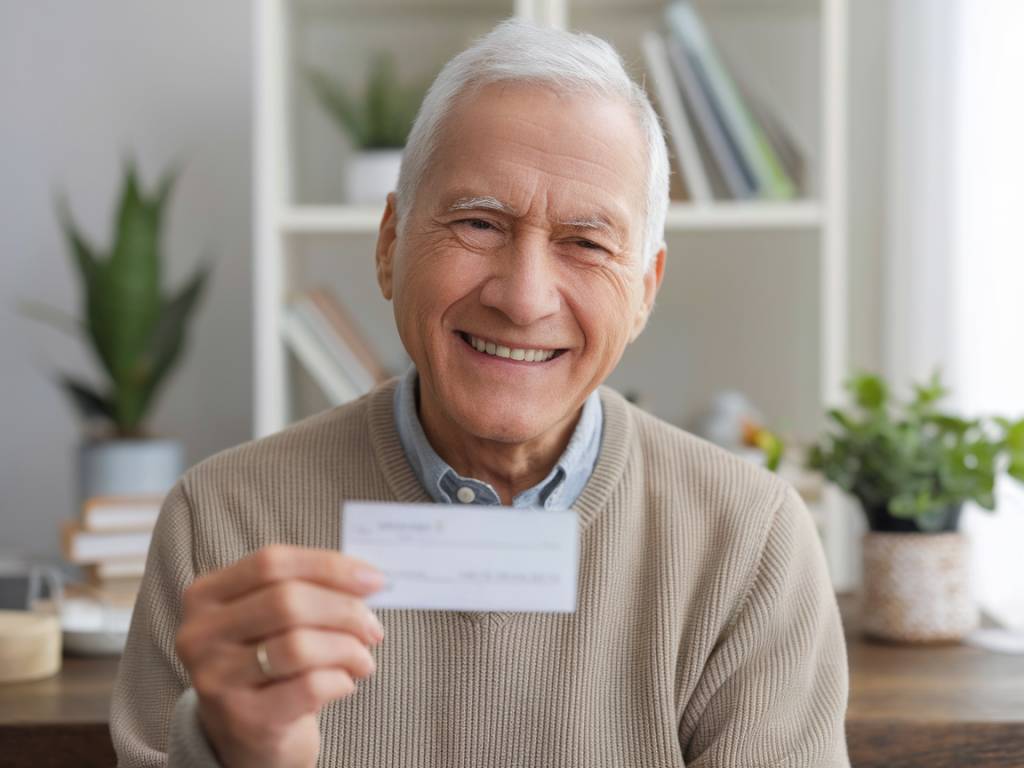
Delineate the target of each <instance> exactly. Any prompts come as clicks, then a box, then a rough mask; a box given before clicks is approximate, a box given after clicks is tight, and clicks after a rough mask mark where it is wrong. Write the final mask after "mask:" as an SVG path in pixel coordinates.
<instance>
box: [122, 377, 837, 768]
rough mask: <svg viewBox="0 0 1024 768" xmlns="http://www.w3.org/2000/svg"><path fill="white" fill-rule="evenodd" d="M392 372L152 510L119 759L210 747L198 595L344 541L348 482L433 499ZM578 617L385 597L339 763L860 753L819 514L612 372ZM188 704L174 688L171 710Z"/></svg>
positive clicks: (652, 762)
mask: <svg viewBox="0 0 1024 768" xmlns="http://www.w3.org/2000/svg"><path fill="white" fill-rule="evenodd" d="M394 386H395V381H394V380H392V381H391V382H389V383H387V384H384V385H382V386H381V387H378V388H377V389H376V390H374V391H373V392H371V393H370V394H369V395H367V396H366V397H364V398H362V399H360V400H358V401H356V402H355V403H351V404H348V405H345V406H342V407H339V408H334V409H332V410H329V411H325V412H323V413H321V414H318V415H316V416H313V417H311V418H309V419H306V420H304V421H302V422H300V423H298V424H296V425H294V426H292V427H290V428H289V429H286V430H284V431H283V432H280V433H278V434H276V435H272V436H270V437H267V438H264V439H262V440H256V441H253V442H249V443H245V444H243V445H240V446H237V447H235V448H232V449H230V450H227V451H224V452H222V453H220V454H217V455H216V456H213V457H211V458H210V459H207V460H206V461H204V462H202V463H200V464H198V465H197V466H195V467H193V468H192V469H190V470H189V471H188V472H187V473H186V474H185V475H184V476H183V477H182V479H181V480H180V481H179V483H178V484H177V485H176V486H175V487H174V489H173V491H172V492H171V493H170V495H169V496H168V498H167V500H166V503H165V504H164V507H163V509H162V511H161V514H160V519H159V521H158V523H157V527H156V532H155V535H154V538H153V543H152V546H151V548H150V552H149V560H148V562H147V565H146V574H145V577H144V580H143V585H142V591H141V593H140V595H139V599H138V603H137V604H136V607H135V613H134V617H133V620H132V627H131V631H130V635H129V639H128V646H127V648H126V650H125V653H124V657H123V659H122V661H121V666H120V672H119V675H118V680H117V685H116V688H115V692H114V700H113V708H112V713H111V731H112V736H113V740H114V746H115V748H116V750H117V753H118V756H119V765H122V766H157V765H168V764H169V765H172V766H174V765H205V764H215V763H214V762H212V753H211V752H210V750H209V745H208V742H207V741H206V739H205V737H204V735H203V732H202V729H201V727H200V726H199V724H198V722H197V720H196V717H195V695H194V693H193V692H192V690H191V689H190V688H189V680H188V675H187V673H186V671H185V669H184V667H183V666H182V665H181V663H180V661H179V660H178V659H177V657H176V656H175V653H174V636H175V632H176V629H177V626H178V623H179V621H180V617H181V601H180V597H181V593H182V590H183V588H184V587H185V585H186V584H188V583H189V581H190V580H192V579H193V578H195V576H196V575H197V574H201V573H205V572H207V571H210V570H212V569H216V568H221V567H224V566H226V565H228V564H230V563H232V562H233V561H235V560H237V559H238V558H241V557H243V556H244V555H246V554H247V553H249V552H252V551H253V550H255V549H258V548H259V547H262V546H264V545H266V544H270V543H273V542H288V543H292V544H300V545H305V546H310V547H337V546H338V542H339V508H340V505H341V502H342V500H344V499H372V500H390V501H407V502H424V501H428V500H429V499H428V497H427V496H426V493H425V492H424V490H423V489H422V488H421V487H420V486H419V484H418V482H417V480H416V478H415V476H414V474H413V472H412V470H411V469H410V467H409V465H408V463H407V462H406V459H405V456H404V454H403V452H402V446H401V444H400V442H399V439H398V434H397V432H396V430H395V426H394V421H393V413H392V393H393V389H394ZM601 398H602V403H603V405H604V431H603V437H602V445H601V453H600V456H599V458H598V462H597V465H596V466H595V468H594V472H593V475H592V476H591V478H590V481H589V482H588V484H587V486H586V488H585V489H584V491H583V493H582V495H581V496H580V498H579V499H578V500H577V502H576V504H575V505H574V509H576V510H577V512H578V514H579V520H580V536H581V539H580V571H579V586H578V589H579V595H578V607H577V610H576V612H575V613H574V614H541V613H517V614H499V613H477V614H467V613H450V612H441V611H400V610H379V611H378V612H377V613H378V615H379V616H380V619H381V621H382V623H383V625H384V632H385V639H384V642H383V643H382V644H381V645H380V646H377V647H376V649H375V650H374V654H375V657H376V661H377V671H376V673H375V674H374V675H373V676H372V677H370V678H369V679H367V680H366V681H364V682H362V683H361V684H360V688H359V690H358V692H357V693H356V694H355V695H354V696H352V697H351V698H348V699H344V700H341V701H337V702H334V703H332V704H331V705H329V706H328V707H326V708H325V709H324V710H323V711H322V712H321V716H320V729H321V734H322V739H321V753H320V760H319V765H322V766H346V767H347V768H351V767H352V766H410V768H411V767H413V766H416V767H422V768H427V767H430V768H442V767H443V766H445V767H446V766H467V767H469V766H474V767H475V766H486V767H490V766H584V767H586V768H591V767H593V768H596V767H598V766H608V767H609V768H612V767H614V768H623V767H624V766H666V767H667V766H691V768H698V767H700V768H712V767H714V768H726V767H727V766H728V767H738V766H814V767H815V768H823V767H827V766H848V765H849V762H848V758H847V754H846V744H845V737H844V727H843V726H844V714H845V709H846V699H847V685H848V680H847V662H846V648H845V645H844V641H843V634H842V631H841V626H840V619H839V613H838V609H837V605H836V600H835V596H834V594H833V591H832V588H831V585H830V582H829V578H828V574H827V571H826V565H825V560H824V556H823V553H822V549H821V546H820V543H819V541H818V538H817V534H816V532H815V529H814V525H813V522H812V519H811V517H810V515H809V513H808V511H807V509H806V507H805V506H804V504H803V502H802V501H801V499H800V497H799V496H798V494H797V493H796V492H795V491H794V490H793V489H792V488H791V487H790V486H789V485H788V484H786V483H785V482H784V481H782V480H780V479H779V478H777V477H776V476H775V475H773V474H771V473H769V472H767V471H765V470H762V469H760V468H758V467H755V466H754V465H752V464H750V463H748V462H746V461H744V460H743V459H740V458H737V457H735V456H733V455H732V454H730V453H728V452H726V451H724V450H722V449H720V448H718V447H716V446H714V445H712V444H710V443H708V442H706V441H703V440H701V439H698V438H697V437H695V436H693V435H691V434H688V433H686V432H683V431H681V430H679V429H676V428H674V427H672V426H669V425H668V424H666V423H664V422H662V421H659V420H657V419H655V418H654V417H652V416H650V415H648V414H646V413H644V412H642V411H640V410H638V409H636V408H634V407H633V406H631V405H630V404H629V403H627V402H626V401H625V400H624V399H623V398H622V397H621V396H619V395H618V394H616V393H615V392H614V391H612V390H610V389H607V388H602V389H601ZM176 705H177V706H176Z"/></svg>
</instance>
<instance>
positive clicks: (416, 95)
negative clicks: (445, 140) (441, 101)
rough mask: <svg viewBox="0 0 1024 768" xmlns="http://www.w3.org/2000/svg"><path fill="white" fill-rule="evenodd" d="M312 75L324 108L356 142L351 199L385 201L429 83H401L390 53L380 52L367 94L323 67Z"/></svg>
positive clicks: (349, 177)
mask: <svg viewBox="0 0 1024 768" xmlns="http://www.w3.org/2000/svg"><path fill="white" fill-rule="evenodd" d="M306 75H307V78H308V79H309V83H310V86H311V87H312V89H313V92H314V93H315V94H316V96H317V98H318V99H319V101H320V103H321V104H322V105H323V107H324V109H325V110H327V113H328V114H329V115H330V116H331V117H332V118H333V119H334V121H335V123H337V125H338V127H339V128H341V130H342V131H343V132H344V133H346V134H347V135H348V137H349V139H350V140H351V142H352V145H353V147H354V148H355V154H354V156H353V157H352V159H351V160H350V162H349V164H348V166H347V168H346V174H345V185H344V192H345V201H346V202H348V203H382V202H384V200H385V199H386V198H387V195H388V193H389V192H391V191H392V190H394V188H395V187H396V186H397V184H398V172H399V169H400V167H401V164H402V149H403V148H404V147H405V142H406V140H407V139H408V138H409V131H410V129H411V128H412V123H413V120H414V119H415V117H416V110H417V109H419V105H420V102H421V101H422V100H423V94H424V92H425V88H423V87H405V86H402V85H400V84H399V83H398V79H397V77H396V76H395V67H394V61H393V60H392V58H391V57H390V56H388V55H387V54H378V55H377V56H375V57H374V59H373V62H372V64H371V66H370V74H369V78H368V79H367V83H366V89H365V91H364V93H363V95H362V97H361V99H360V98H356V97H354V96H353V95H351V94H350V93H349V92H348V90H347V89H346V88H344V87H343V86H342V85H341V84H339V83H338V82H336V81H335V80H334V79H333V78H331V77H330V76H328V75H327V74H325V73H323V72H320V71H317V70H309V71H307V73H306Z"/></svg>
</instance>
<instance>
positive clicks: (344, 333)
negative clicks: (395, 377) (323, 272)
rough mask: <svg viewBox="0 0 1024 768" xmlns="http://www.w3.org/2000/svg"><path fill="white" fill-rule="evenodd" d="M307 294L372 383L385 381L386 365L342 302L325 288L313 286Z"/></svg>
mask: <svg viewBox="0 0 1024 768" xmlns="http://www.w3.org/2000/svg"><path fill="white" fill-rule="evenodd" d="M307 295H308V296H309V297H310V298H311V299H312V300H313V302H314V303H315V304H316V305H317V307H318V308H319V309H320V311H321V312H322V313H323V315H324V316H325V317H326V318H327V320H328V322H329V323H330V324H331V326H332V327H333V328H334V329H335V331H336V332H337V333H338V335H339V336H340V337H341V338H343V339H344V340H345V343H346V344H347V345H348V347H349V349H351V350H352V352H353V353H354V354H355V355H356V357H358V358H359V360H360V362H361V363H362V364H363V367H365V368H366V370H367V371H369V372H370V375H371V376H372V377H373V381H374V383H375V384H380V383H381V382H384V381H387V379H389V378H390V377H391V374H390V373H389V372H388V369H387V366H385V365H384V363H383V362H382V361H381V359H380V358H379V357H378V356H377V353H376V352H375V351H374V349H373V346H372V345H371V344H370V343H369V341H367V339H366V337H365V336H363V334H362V333H360V332H359V329H358V326H357V325H356V324H355V322H354V321H353V320H352V318H351V317H350V316H349V314H348V312H346V311H345V308H344V306H343V305H342V303H341V302H340V301H338V300H337V299H336V298H335V297H334V296H333V295H332V294H331V292H330V291H328V290H327V289H326V288H314V289H312V290H310V291H308V292H307Z"/></svg>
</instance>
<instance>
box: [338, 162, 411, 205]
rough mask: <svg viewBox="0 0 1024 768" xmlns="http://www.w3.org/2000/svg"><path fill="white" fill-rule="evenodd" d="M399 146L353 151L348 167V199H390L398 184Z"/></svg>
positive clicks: (363, 202) (363, 201) (358, 202)
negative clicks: (390, 194) (390, 193)
mask: <svg viewBox="0 0 1024 768" xmlns="http://www.w3.org/2000/svg"><path fill="white" fill-rule="evenodd" d="M401 166H402V150H400V149H368V150H363V151H361V152H357V153H356V154H354V155H353V156H352V157H351V159H350V160H349V163H348V165H347V166H346V167H345V202H347V203H351V204H354V205H373V204H378V203H383V202H384V201H385V200H387V197H388V192H393V191H394V190H395V187H397V186H398V171H399V169H400V168H401Z"/></svg>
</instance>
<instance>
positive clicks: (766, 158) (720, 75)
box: [665, 0, 796, 200]
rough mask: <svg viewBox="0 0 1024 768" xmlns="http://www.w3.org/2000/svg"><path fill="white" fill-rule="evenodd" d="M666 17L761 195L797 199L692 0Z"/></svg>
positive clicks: (676, 5)
mask: <svg viewBox="0 0 1024 768" xmlns="http://www.w3.org/2000/svg"><path fill="white" fill-rule="evenodd" d="M665 18H666V21H667V23H668V25H669V29H670V30H671V31H672V34H673V35H675V36H676V38H677V39H678V40H679V42H680V43H682V44H683V46H684V47H685V48H686V51H687V53H688V54H689V55H690V56H691V57H692V63H693V64H694V67H695V69H697V70H698V72H699V73H700V75H701V76H702V77H703V78H704V79H705V81H706V83H707V87H708V93H709V96H710V97H711V99H712V100H713V101H714V103H715V104H716V105H717V108H718V110H719V112H720V114H721V115H722V118H723V121H724V123H725V125H726V127H727V129H728V131H729V132H730V134H731V135H732V136H733V137H734V139H735V141H736V145H737V147H738V148H739V151H740V153H741V154H742V156H743V159H744V161H745V162H746V163H747V164H748V165H749V167H750V169H751V170H752V172H753V176H754V179H755V181H756V184H757V190H758V194H759V195H760V196H761V197H765V198H769V199H773V200H789V199H792V198H793V197H795V196H796V190H795V188H794V185H793V182H792V180H791V179H790V178H789V177H788V176H787V175H786V172H785V170H784V169H783V167H782V164H781V162H780V161H779V158H778V156H777V155H776V154H775V151H774V150H773V148H772V146H771V142H769V140H768V138H767V136H765V134H764V131H763V129H762V128H761V126H760V125H758V123H757V122H756V121H755V120H754V119H753V117H752V116H751V114H750V110H749V109H748V108H747V106H746V104H745V103H744V101H743V99H742V97H741V96H740V93H739V89H738V88H737V87H736V84H735V83H734V82H733V79H732V77H731V75H730V74H729V71H728V69H727V68H726V67H725V65H724V64H723V63H722V61H721V58H720V57H719V55H718V52H717V50H716V48H715V46H714V45H713V43H712V42H711V38H710V36H709V35H708V33H707V31H706V30H705V29H704V24H703V22H702V21H701V19H700V16H699V15H698V14H697V11H696V10H695V9H694V7H693V5H692V4H691V3H690V1H689V0H676V1H675V2H673V3H672V4H671V5H670V6H669V7H668V8H667V9H666V11H665Z"/></svg>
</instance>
